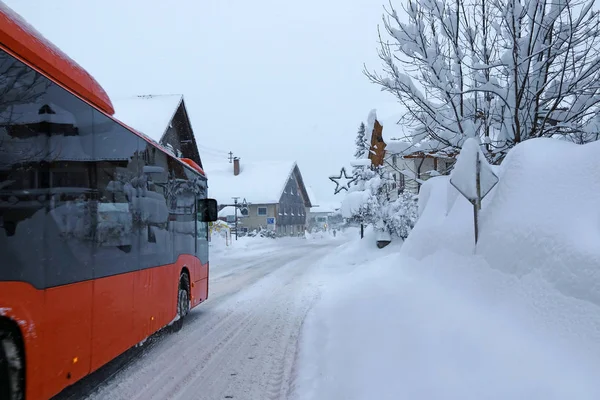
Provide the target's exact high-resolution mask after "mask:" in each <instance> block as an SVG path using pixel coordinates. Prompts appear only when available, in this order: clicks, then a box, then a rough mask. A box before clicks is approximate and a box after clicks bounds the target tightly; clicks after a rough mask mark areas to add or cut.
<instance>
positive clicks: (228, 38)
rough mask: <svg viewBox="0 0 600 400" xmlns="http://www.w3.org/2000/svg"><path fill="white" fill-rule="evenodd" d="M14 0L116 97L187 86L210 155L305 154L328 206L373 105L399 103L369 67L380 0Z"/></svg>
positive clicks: (309, 174) (303, 162) (301, 159)
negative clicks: (372, 78)
mask: <svg viewBox="0 0 600 400" xmlns="http://www.w3.org/2000/svg"><path fill="white" fill-rule="evenodd" d="M4 1H5V3H7V4H8V5H9V6H10V7H11V8H13V9H14V10H15V11H17V12H18V13H19V14H21V15H22V16H23V17H24V18H25V19H26V20H27V21H28V22H30V23H31V24H32V25H33V26H34V27H36V28H37V29H38V30H39V31H40V32H42V34H44V36H46V37H47V38H48V39H50V40H51V41H52V42H54V43H55V44H56V45H58V46H59V47H60V48H61V49H62V50H63V51H65V52H66V53H67V54H68V55H69V56H71V57H72V58H73V59H75V60H76V61H77V62H78V63H79V64H81V65H82V66H83V67H84V68H86V69H87V70H88V71H89V72H90V73H91V74H92V75H94V77H95V78H96V79H97V80H98V81H99V82H100V83H101V84H102V85H103V86H104V88H105V89H106V90H107V92H108V94H109V95H110V96H111V97H112V98H118V97H124V96H129V95H135V94H165V93H183V94H184V96H185V101H186V104H187V107H188V111H189V114H190V118H191V120H192V126H193V128H194V132H195V134H196V139H197V140H198V143H199V145H200V153H201V155H204V156H205V157H204V158H205V159H206V161H205V163H208V162H213V161H212V160H215V158H217V159H218V158H221V159H222V160H223V161H224V162H226V154H225V153H226V152H228V151H230V150H231V151H233V152H234V154H235V155H237V156H239V157H241V162H242V163H243V162H244V161H245V160H261V159H270V160H285V159H295V160H296V161H298V164H299V166H300V170H301V172H302V175H303V176H304V179H305V181H306V183H307V184H308V185H310V186H312V187H313V189H314V191H315V192H316V196H317V198H318V200H319V202H320V203H326V202H329V201H340V200H341V197H340V195H338V196H335V197H334V196H333V189H334V186H335V185H334V184H333V183H332V182H331V181H329V179H328V176H330V175H332V174H337V173H338V172H339V170H340V168H341V167H342V166H346V167H347V168H349V162H350V160H351V159H352V154H353V152H354V138H355V133H356V130H357V128H358V125H359V123H360V122H361V121H363V120H366V118H367V115H368V113H369V111H370V110H371V109H372V108H377V109H378V111H379V114H380V116H385V115H389V114H391V113H396V112H398V108H397V106H396V105H395V103H394V99H393V98H392V97H391V95H389V94H386V93H382V92H380V91H379V89H378V87H376V86H374V85H372V84H371V83H369V82H368V80H367V79H366V78H365V77H364V75H363V74H362V68H363V63H366V64H367V65H368V66H370V67H374V68H375V67H376V68H378V67H379V65H380V64H379V60H378V58H377V52H376V50H377V42H376V41H377V25H378V24H379V23H380V21H381V15H382V12H383V9H382V4H383V2H380V1H379V0H352V1H348V0H304V1H303V2H292V3H289V2H281V1H276V0H253V1H249V0H200V1H199V0H180V1H177V2H175V3H173V2H167V1H148V0H145V1H142V0H103V1H93V2H92V1H83V0H52V1H40V0H4ZM282 3H288V4H286V5H285V6H283V5H282ZM396 3H397V4H399V3H398V2H396ZM174 4H176V5H174ZM209 179H210V177H209ZM240 196H242V197H243V196H244V194H243V193H240Z"/></svg>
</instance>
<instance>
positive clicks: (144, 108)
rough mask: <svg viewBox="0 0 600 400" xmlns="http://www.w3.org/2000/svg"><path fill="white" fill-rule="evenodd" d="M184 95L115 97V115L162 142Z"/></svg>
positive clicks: (156, 140)
mask: <svg viewBox="0 0 600 400" xmlns="http://www.w3.org/2000/svg"><path fill="white" fill-rule="evenodd" d="M182 101H183V95H181V94H170V95H145V96H134V97H126V98H121V99H114V100H113V106H114V108H115V115H114V117H115V118H116V119H118V120H119V121H121V122H123V123H125V124H127V125H129V126H130V127H132V128H133V129H135V130H137V131H139V132H141V133H143V134H145V135H146V136H148V137H149V138H150V139H152V140H154V141H155V142H157V143H160V141H161V139H162V137H163V135H164V134H165V132H166V131H167V129H168V127H169V123H170V122H171V120H172V119H173V117H174V116H175V112H176V111H177V108H178V107H179V104H181V102H182Z"/></svg>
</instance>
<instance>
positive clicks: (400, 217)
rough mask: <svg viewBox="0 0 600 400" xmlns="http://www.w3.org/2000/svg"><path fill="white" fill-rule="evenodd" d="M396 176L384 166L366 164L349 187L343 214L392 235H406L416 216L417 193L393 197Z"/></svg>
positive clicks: (344, 201)
mask: <svg viewBox="0 0 600 400" xmlns="http://www.w3.org/2000/svg"><path fill="white" fill-rule="evenodd" d="M392 181H393V179H392V178H391V177H390V174H389V172H387V171H386V170H385V169H384V168H382V167H377V168H372V167H371V168H365V169H364V170H363V171H362V172H361V179H360V180H359V181H358V183H357V184H356V185H354V186H352V187H351V188H350V191H349V192H348V194H347V195H346V197H345V198H344V200H343V201H342V215H343V216H344V218H348V219H351V220H355V221H358V222H361V223H364V224H366V225H372V226H373V227H374V228H375V229H377V230H379V231H385V232H388V233H389V234H390V235H391V236H392V237H393V236H395V237H400V238H402V239H406V237H408V233H409V232H410V230H411V229H412V228H413V226H414V224H415V222H416V220H417V205H416V202H415V200H414V195H412V194H409V193H405V194H402V195H401V196H400V197H399V198H398V199H397V200H395V201H392V200H391V196H390V195H391V193H390V187H391V183H392Z"/></svg>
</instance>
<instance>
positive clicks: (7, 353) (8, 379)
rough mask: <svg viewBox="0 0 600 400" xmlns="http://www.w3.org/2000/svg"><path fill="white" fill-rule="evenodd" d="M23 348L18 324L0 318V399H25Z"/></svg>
mask: <svg viewBox="0 0 600 400" xmlns="http://www.w3.org/2000/svg"><path fill="white" fill-rule="evenodd" d="M24 390H25V347H24V342H23V335H22V333H21V329H20V328H19V326H18V324H17V323H16V322H15V321H13V320H12V319H9V318H6V317H0V398H2V399H5V398H6V399H8V400H22V399H24V398H25V394H24Z"/></svg>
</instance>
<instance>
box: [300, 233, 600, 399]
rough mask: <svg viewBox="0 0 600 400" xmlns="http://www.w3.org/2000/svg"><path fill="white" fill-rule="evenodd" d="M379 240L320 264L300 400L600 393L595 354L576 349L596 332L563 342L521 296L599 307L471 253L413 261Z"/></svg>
mask: <svg viewBox="0 0 600 400" xmlns="http://www.w3.org/2000/svg"><path fill="white" fill-rule="evenodd" d="M372 242H373V241H372V240H363V241H362V242H353V243H351V244H349V245H347V246H344V247H343V248H341V251H340V252H338V253H336V254H335V255H332V256H331V258H330V260H329V261H328V263H327V264H326V265H324V266H323V272H322V275H321V281H320V289H321V291H322V295H321V300H320V302H319V303H318V304H317V305H316V306H315V307H314V308H313V310H312V311H311V313H310V314H309V316H308V318H307V319H306V321H305V323H304V330H303V335H302V338H301V351H300V354H299V360H298V371H299V372H298V376H297V379H296V381H295V382H294V384H293V397H292V398H293V399H308V400H310V399H349V400H352V399H365V400H366V399H390V400H391V399H457V400H458V399H461V400H464V399H472V400H479V399H491V400H493V399H498V400H505V399H545V400H546V399H571V398H573V399H575V398H576V399H590V400H591V399H597V398H599V397H598V396H600V383H599V382H598V381H597V378H596V376H595V371H596V370H597V365H598V364H597V360H598V359H597V358H594V357H592V356H590V354H593V353H588V352H587V350H588V349H587V348H586V347H584V346H578V341H579V336H578V334H579V333H580V332H582V331H585V330H586V329H589V330H593V329H594V327H593V326H591V325H590V326H586V320H585V319H584V318H582V319H581V320H579V322H580V323H579V324H575V325H571V326H572V327H574V330H573V332H571V333H570V334H569V335H568V336H563V337H561V336H560V335H558V334H555V333H554V331H555V329H556V328H558V327H559V326H560V323H561V322H560V321H548V320H540V319H536V318H532V316H535V315H537V309H536V306H535V304H528V303H524V302H523V301H522V300H523V296H524V295H525V294H527V293H531V292H532V291H534V292H535V291H538V292H539V293H544V295H543V296H540V297H539V300H543V301H547V302H549V303H551V304H555V305H556V308H557V309H558V310H560V312H562V313H570V315H572V316H574V317H575V318H578V317H584V316H590V315H594V313H597V309H596V307H594V306H592V305H590V304H586V303H584V302H578V301H573V300H572V299H565V298H564V297H563V296H560V295H559V294H558V293H556V292H555V291H552V290H548V288H545V289H546V290H543V291H541V290H540V288H539V287H538V284H539V281H537V280H535V279H528V280H526V281H519V279H517V278H516V277H515V276H507V275H505V274H502V273H500V272H499V271H494V270H492V269H490V268H489V267H487V266H486V265H485V263H484V262H482V261H481V260H480V259H478V258H475V257H472V256H459V255H456V254H454V253H451V252H448V251H441V252H438V253H437V254H436V255H435V256H432V257H428V258H427V259H426V260H424V261H423V262H420V263H417V264H416V263H415V262H414V260H412V259H410V258H404V257H402V256H400V255H398V248H397V247H396V248H389V249H388V248H385V249H383V251H379V250H375V249H374V248H373V246H372V245H369V243H372ZM391 246H393V244H392V245H391ZM563 322H564V321H563ZM596 354H597V353H596Z"/></svg>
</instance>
